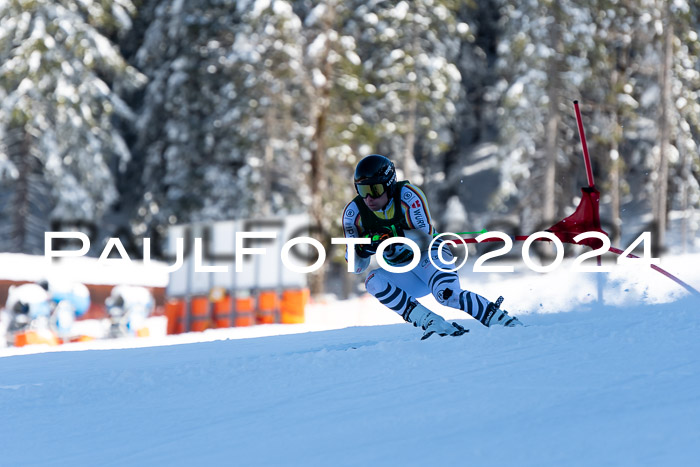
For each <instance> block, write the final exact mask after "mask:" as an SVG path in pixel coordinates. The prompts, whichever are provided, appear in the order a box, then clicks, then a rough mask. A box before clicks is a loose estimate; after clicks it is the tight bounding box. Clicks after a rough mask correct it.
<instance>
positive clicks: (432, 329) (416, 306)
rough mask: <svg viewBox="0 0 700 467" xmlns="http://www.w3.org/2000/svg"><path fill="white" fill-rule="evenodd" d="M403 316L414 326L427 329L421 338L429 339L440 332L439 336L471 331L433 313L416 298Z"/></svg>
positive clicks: (459, 334) (458, 334) (457, 334)
mask: <svg viewBox="0 0 700 467" xmlns="http://www.w3.org/2000/svg"><path fill="white" fill-rule="evenodd" d="M402 316H403V319H405V320H406V321H407V322H409V323H413V325H414V326H416V327H420V328H421V329H423V330H424V331H425V332H424V333H423V337H421V340H424V339H427V338H428V337H430V336H432V335H433V334H438V335H439V336H461V335H462V334H464V333H466V332H469V330H468V329H464V328H463V327H462V326H460V325H459V324H457V323H448V322H447V321H445V319H444V318H443V317H442V316H440V315H438V314H435V313H433V312H432V311H430V310H428V309H427V308H426V307H424V306H423V305H421V304H420V303H418V302H417V301H415V300H412V301H411V302H410V303H409V304H408V306H407V307H406V311H405V312H404V313H403V315H402Z"/></svg>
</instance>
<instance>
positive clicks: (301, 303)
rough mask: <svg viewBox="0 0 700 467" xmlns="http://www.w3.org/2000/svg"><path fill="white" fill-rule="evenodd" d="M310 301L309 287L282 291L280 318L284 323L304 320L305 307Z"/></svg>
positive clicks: (296, 322) (297, 322) (295, 322)
mask: <svg viewBox="0 0 700 467" xmlns="http://www.w3.org/2000/svg"><path fill="white" fill-rule="evenodd" d="M308 301H309V289H300V290H285V291H284V292H282V303H281V305H280V318H281V321H282V323H284V324H299V323H303V322H304V308H305V307H306V304H307V303H308Z"/></svg>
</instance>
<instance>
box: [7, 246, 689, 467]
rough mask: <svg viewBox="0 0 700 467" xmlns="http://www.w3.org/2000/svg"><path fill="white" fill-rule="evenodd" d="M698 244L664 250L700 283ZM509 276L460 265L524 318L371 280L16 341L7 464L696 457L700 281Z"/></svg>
mask: <svg viewBox="0 0 700 467" xmlns="http://www.w3.org/2000/svg"><path fill="white" fill-rule="evenodd" d="M699 261H700V256H698V255H692V256H691V255H686V256H684V257H679V258H677V259H676V261H675V263H674V261H670V262H669V263H668V264H666V263H664V264H662V266H663V267H665V268H667V269H669V270H670V271H671V272H674V273H678V274H679V275H680V276H681V277H682V278H683V279H684V280H686V281H687V282H689V283H690V284H693V285H695V286H696V287H697V285H698V284H699V283H700V276H699V274H700V273H698V270H700V268H698V267H697V264H698V262H699ZM638 269H639V268H638ZM511 276H513V277H510V276H508V275H500V276H496V275H487V274H481V275H467V276H465V277H463V278H462V280H463V285H464V286H465V287H467V288H471V289H473V290H475V291H477V292H481V293H484V294H485V295H487V296H488V297H489V298H496V297H495V296H494V295H496V296H497V295H498V294H503V295H506V302H505V303H504V307H505V308H506V309H509V310H511V312H513V313H514V314H517V315H518V316H520V317H521V319H522V321H523V322H525V323H526V324H528V326H527V327H520V328H515V329H504V328H492V329H487V328H484V327H482V326H481V325H479V324H478V323H476V322H475V321H474V320H472V319H469V318H465V315H460V314H459V313H456V312H449V313H446V312H445V310H444V309H440V310H439V311H440V312H441V313H443V314H444V315H446V316H449V317H453V318H460V319H459V322H460V323H461V324H463V325H464V326H465V327H468V328H469V329H470V332H469V333H468V334H467V335H465V336H462V337H457V338H451V337H446V338H439V337H431V338H430V339H428V340H426V341H420V340H419V338H420V332H419V331H418V330H417V329H415V328H414V327H412V326H410V325H408V324H405V323H403V324H401V323H400V319H397V317H396V316H394V315H392V314H391V313H390V312H389V313H387V312H386V311H385V310H382V309H381V308H380V307H379V306H378V305H377V304H376V301H375V300H374V299H373V298H362V299H356V300H353V301H345V302H331V303H328V304H325V305H323V304H320V305H315V306H313V307H310V308H309V312H308V318H309V320H308V321H309V322H308V323H307V324H304V325H298V326H279V325H277V326H258V327H254V328H249V329H233V330H219V331H210V332H205V333H192V334H187V335H182V336H173V337H167V338H161V339H157V340H155V339H150V340H149V339H133V340H120V341H102V342H89V343H84V344H71V345H66V346H61V347H59V348H57V349H60V350H61V351H51V352H48V351H47V350H57V349H47V348H45V347H43V348H42V347H36V348H22V349H2V350H0V352H2V353H0V355H4V356H5V357H4V358H0V411H1V413H2V419H1V420H2V421H1V422H0V439H1V440H2V452H1V453H0V456H1V459H2V460H1V461H0V464H2V465H8V466H9V465H12V466H14V465H46V464H48V465H71V466H73V465H101V466H102V465H204V464H205V463H212V464H214V465H241V466H243V465H294V466H297V465H298V466H329V465H334V466H335V465H348V466H361V465H397V466H406V465H475V466H488V465H503V466H516V465H517V466H572V465H585V466H604V465H614V466H638V465H658V466H669V465H674V466H682V465H697V464H696V462H697V460H698V459H700V301H699V300H698V299H696V298H693V297H690V296H688V295H687V294H685V295H684V291H683V289H681V288H679V287H678V286H676V285H675V284H674V283H672V282H670V281H669V280H668V279H666V278H664V277H663V276H661V275H660V274H658V273H653V272H652V273H647V272H644V273H642V272H641V271H639V270H637V271H634V273H633V272H632V271H626V272H625V271H619V270H617V269H616V270H615V272H613V273H611V274H607V275H604V276H605V281H604V284H602V285H603V290H604V296H603V298H604V302H603V303H600V302H598V301H597V292H596V278H595V275H593V274H581V273H577V274H572V273H570V272H569V273H567V271H566V267H565V266H562V267H561V269H560V270H559V271H558V272H556V273H550V274H545V275H535V274H516V275H511ZM382 323H389V324H382ZM351 324H355V325H354V326H351V327H344V326H347V325H351ZM358 324H362V326H358ZM370 324H372V325H371V326H370ZM332 328H339V329H332ZM280 333H294V334H286V335H267V336H265V334H280ZM256 336H261V337H256ZM195 341H206V342H195ZM146 345H152V347H144V346H146ZM109 347H112V348H109ZM118 347H133V348H118ZM86 349H87V350H86ZM77 350H82V351H77ZM32 352H37V353H32ZM22 354H25V355H22Z"/></svg>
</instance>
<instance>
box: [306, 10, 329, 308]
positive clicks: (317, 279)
mask: <svg viewBox="0 0 700 467" xmlns="http://www.w3.org/2000/svg"><path fill="white" fill-rule="evenodd" d="M334 21H335V9H334V8H329V9H328V15H327V16H326V18H325V20H324V26H325V31H324V32H325V33H326V36H328V32H329V31H330V30H331V26H332V25H333V23H334ZM330 50H331V46H330V39H327V42H326V47H325V49H324V52H323V55H322V56H321V60H320V63H321V65H322V69H321V71H322V73H323V75H324V78H325V83H323V84H322V85H321V86H320V87H319V88H316V87H314V86H313V84H311V85H310V89H313V90H315V91H314V92H312V94H311V95H310V98H311V109H310V111H311V121H312V123H313V126H314V135H313V137H312V141H311V174H310V180H309V186H310V188H311V222H312V225H313V227H314V228H315V229H317V231H316V232H312V233H316V234H321V233H323V232H328V231H329V228H330V225H329V223H328V222H326V216H325V215H324V209H323V197H324V195H325V194H326V192H327V190H328V182H327V176H326V164H325V159H326V126H327V123H328V112H329V107H330V97H331V86H332V79H333V66H332V64H331V62H330V59H329V56H330ZM325 278H326V268H325V267H322V268H320V269H319V270H318V271H317V272H315V273H313V274H311V275H310V276H309V288H310V291H311V293H312V294H313V295H320V294H323V293H324V291H325Z"/></svg>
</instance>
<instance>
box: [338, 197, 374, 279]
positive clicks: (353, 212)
mask: <svg viewBox="0 0 700 467" xmlns="http://www.w3.org/2000/svg"><path fill="white" fill-rule="evenodd" d="M343 232H344V233H345V238H361V237H362V236H363V233H364V232H363V230H362V223H361V221H360V210H359V209H358V208H357V205H356V204H355V202H354V201H351V202H350V203H349V204H348V205H347V206H346V207H345V210H343ZM371 250H372V246H371V245H356V246H355V247H354V248H353V251H352V252H350V251H349V246H346V247H345V261H347V260H348V255H349V254H353V255H354V256H355V268H354V270H353V272H354V273H355V274H360V273H362V272H363V271H365V270H366V269H367V268H368V267H369V263H370V260H371V257H372V255H373V254H374V251H371ZM375 251H376V248H375Z"/></svg>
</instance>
